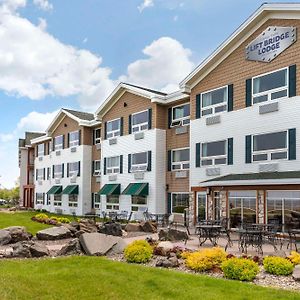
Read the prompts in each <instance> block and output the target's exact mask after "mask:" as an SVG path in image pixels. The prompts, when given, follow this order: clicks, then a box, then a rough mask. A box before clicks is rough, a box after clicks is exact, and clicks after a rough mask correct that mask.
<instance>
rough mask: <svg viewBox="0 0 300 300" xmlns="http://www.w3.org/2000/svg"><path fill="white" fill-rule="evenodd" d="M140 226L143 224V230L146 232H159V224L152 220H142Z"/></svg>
mask: <svg viewBox="0 0 300 300" xmlns="http://www.w3.org/2000/svg"><path fill="white" fill-rule="evenodd" d="M140 226H141V228H142V230H143V231H145V232H152V233H156V232H157V226H156V224H155V223H153V222H150V221H146V222H141V224H140Z"/></svg>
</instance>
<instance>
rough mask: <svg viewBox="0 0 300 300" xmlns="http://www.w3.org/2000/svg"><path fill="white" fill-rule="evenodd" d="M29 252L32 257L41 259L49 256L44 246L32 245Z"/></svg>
mask: <svg viewBox="0 0 300 300" xmlns="http://www.w3.org/2000/svg"><path fill="white" fill-rule="evenodd" d="M29 251H30V253H31V256H32V257H43V256H48V255H49V250H48V248H47V247H46V246H45V245H42V244H39V243H33V244H32V245H30V246H29Z"/></svg>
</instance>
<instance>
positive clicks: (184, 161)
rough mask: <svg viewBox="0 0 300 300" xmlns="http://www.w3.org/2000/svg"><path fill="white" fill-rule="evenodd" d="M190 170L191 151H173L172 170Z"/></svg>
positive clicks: (187, 149)
mask: <svg viewBox="0 0 300 300" xmlns="http://www.w3.org/2000/svg"><path fill="white" fill-rule="evenodd" d="M189 168H190V149H189V148H186V149H178V150H173V151H172V170H187V169H189Z"/></svg>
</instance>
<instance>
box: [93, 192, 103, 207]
mask: <svg viewBox="0 0 300 300" xmlns="http://www.w3.org/2000/svg"><path fill="white" fill-rule="evenodd" d="M93 197H94V207H93V208H96V209H101V196H100V195H99V194H97V193H94V194H93Z"/></svg>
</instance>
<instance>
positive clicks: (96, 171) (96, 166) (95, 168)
mask: <svg viewBox="0 0 300 300" xmlns="http://www.w3.org/2000/svg"><path fill="white" fill-rule="evenodd" d="M93 164H94V165H93V176H101V160H94V161H93Z"/></svg>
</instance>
